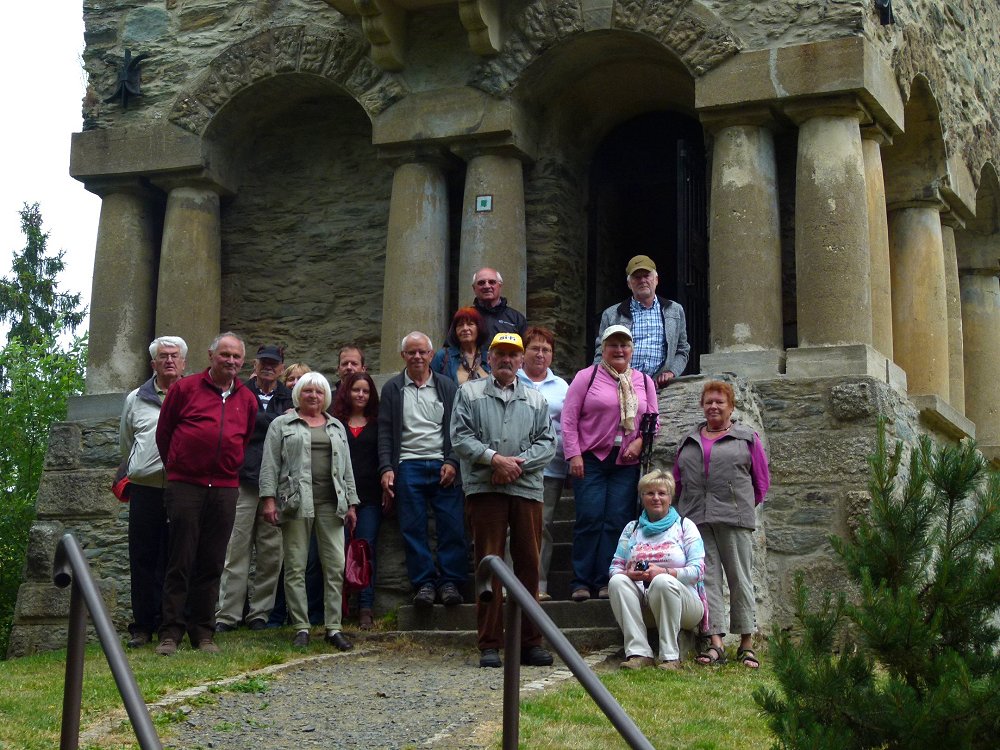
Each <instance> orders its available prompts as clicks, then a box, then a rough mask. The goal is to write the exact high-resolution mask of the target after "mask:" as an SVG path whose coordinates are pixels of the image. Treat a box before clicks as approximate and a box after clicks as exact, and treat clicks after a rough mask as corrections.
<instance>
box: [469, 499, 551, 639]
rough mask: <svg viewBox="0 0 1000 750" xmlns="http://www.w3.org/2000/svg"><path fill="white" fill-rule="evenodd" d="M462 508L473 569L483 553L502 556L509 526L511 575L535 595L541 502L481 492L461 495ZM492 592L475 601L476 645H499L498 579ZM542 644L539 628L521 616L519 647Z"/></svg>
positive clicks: (500, 624)
mask: <svg viewBox="0 0 1000 750" xmlns="http://www.w3.org/2000/svg"><path fill="white" fill-rule="evenodd" d="M465 509H466V513H467V515H468V519H469V527H470V528H471V529H472V539H473V542H474V545H475V551H476V568H477V569H478V567H479V563H480V562H481V561H482V559H483V558H484V557H486V556H487V555H497V556H498V557H500V558H503V556H504V547H505V546H506V543H507V530H508V529H510V557H511V560H512V561H513V563H514V575H516V576H517V578H518V580H519V581H521V583H522V584H524V587H525V588H526V589H528V591H529V592H530V593H531V594H532V595H535V596H537V594H538V550H539V547H540V546H541V542H542V503H540V502H537V501H535V500H527V499H525V498H523V497H517V496H515V495H504V494H501V493H499V492H481V493H476V494H474V495H468V496H467V497H466V498H465ZM493 590H494V591H495V592H496V595H495V596H494V597H493V601H491V602H490V603H488V604H484V603H483V602H479V601H477V602H476V626H477V628H478V631H479V648H480V649H484V648H503V645H504V639H503V597H502V596H500V590H501V589H500V581H499V579H497V578H494V579H493ZM541 643H542V634H541V631H540V630H539V629H538V628H537V626H535V624H534V623H533V622H532V621H531V619H530V618H528V617H525V616H522V617H521V647H522V648H530V647H531V646H539V645H541Z"/></svg>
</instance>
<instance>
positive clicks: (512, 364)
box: [451, 332, 556, 667]
mask: <svg viewBox="0 0 1000 750" xmlns="http://www.w3.org/2000/svg"><path fill="white" fill-rule="evenodd" d="M523 362H524V345H523V343H522V342H521V337H520V336H519V335H518V334H516V333H508V332H502V333H498V334H496V335H495V336H494V337H493V340H492V342H491V343H490V349H489V363H490V377H488V378H481V379H479V380H470V381H468V382H467V383H465V384H464V385H463V386H462V387H461V388H459V389H458V395H457V396H456V397H455V406H454V408H453V410H452V419H451V444H452V448H453V450H454V451H455V453H456V454H457V455H458V457H459V459H460V461H461V469H462V484H463V486H464V487H465V502H466V513H467V515H468V518H469V524H470V526H471V528H472V538H473V540H474V542H475V554H476V565H477V566H478V565H479V563H480V561H481V560H482V559H483V558H484V557H486V556H487V555H499V556H500V557H503V554H504V545H505V543H506V540H507V534H508V530H509V531H510V555H511V559H512V560H513V564H514V573H515V575H517V577H518V579H519V580H520V581H521V583H523V584H524V586H525V588H527V589H528V591H530V592H531V593H532V594H533V595H536V596H537V594H538V553H539V548H540V546H541V539H542V503H543V499H544V495H543V488H544V484H543V479H542V472H543V471H544V470H545V467H546V466H547V465H548V463H549V461H551V460H552V457H553V456H554V455H555V451H556V434H555V429H554V428H553V426H552V421H551V420H550V419H549V411H548V406H547V404H546V403H545V398H544V397H543V396H542V394H541V393H539V392H538V391H536V390H535V389H533V388H527V387H526V386H525V385H524V383H522V382H521V381H520V380H518V378H517V371H518V369H520V367H521V365H522V364H523ZM502 606H503V602H502V600H501V597H499V596H494V597H493V600H492V601H491V602H489V603H485V604H484V603H483V602H477V603H476V625H477V629H478V631H479V651H480V656H479V666H481V667H499V666H501V661H500V648H501V647H502V646H503V612H502ZM541 644H542V634H541V632H540V631H539V630H538V627H537V626H536V625H535V624H534V623H533V622H532V621H531V620H530V619H529V618H527V617H524V618H522V620H521V663H522V664H528V665H531V666H548V665H550V664H552V654H550V653H549V652H548V651H547V650H546V649H545V648H543V647H542V645H541Z"/></svg>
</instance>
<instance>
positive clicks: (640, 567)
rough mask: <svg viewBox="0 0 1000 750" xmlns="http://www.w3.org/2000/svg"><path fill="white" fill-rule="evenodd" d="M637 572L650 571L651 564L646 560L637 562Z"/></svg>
mask: <svg viewBox="0 0 1000 750" xmlns="http://www.w3.org/2000/svg"><path fill="white" fill-rule="evenodd" d="M635 570H649V563H648V562H646V561H645V560H637V561H636V563H635Z"/></svg>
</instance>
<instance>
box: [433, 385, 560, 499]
mask: <svg viewBox="0 0 1000 750" xmlns="http://www.w3.org/2000/svg"><path fill="white" fill-rule="evenodd" d="M451 446H452V449H453V450H454V451H455V453H456V454H457V455H458V457H459V458H460V459H461V463H462V488H463V489H464V490H465V494H466V495H474V494H475V493H477V492H499V493H502V494H507V495H517V496H518V497H523V498H527V499H529V500H537V501H539V502H541V501H542V486H543V483H542V472H543V471H544V470H545V467H546V466H547V465H548V463H549V461H551V460H552V457H553V456H554V455H555V454H556V431H555V429H554V428H553V427H552V420H551V419H549V409H548V405H547V404H546V403H545V397H544V396H542V394H541V393H539V392H538V391H536V390H535V389H534V388H525V386H524V384H523V383H522V382H520V381H519V380H515V381H514V395H513V396H512V398H511V399H510V401H509V402H507V401H504V400H503V398H502V397H501V396H500V393H499V391H498V390H497V388H496V386H495V385H494V384H493V378H492V377H490V378H483V379H482V380H470V381H469V382H467V383H465V384H463V385H462V387H461V388H459V389H458V395H456V396H455V405H454V407H453V408H452V415H451ZM494 453H499V454H500V455H502V456H520V457H521V458H523V459H524V463H523V464H522V465H521V468H522V470H523V472H524V473H523V474H521V476H520V477H518V479H517V480H516V481H514V482H511V483H510V484H493V482H492V481H491V478H492V475H493V468H492V467H491V466H490V460H491V459H492V458H493V454H494Z"/></svg>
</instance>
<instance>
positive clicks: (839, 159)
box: [786, 100, 887, 379]
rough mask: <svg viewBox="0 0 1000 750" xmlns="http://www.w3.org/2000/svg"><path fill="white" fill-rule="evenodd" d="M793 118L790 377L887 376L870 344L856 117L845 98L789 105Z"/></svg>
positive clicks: (864, 214)
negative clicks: (794, 321) (794, 337)
mask: <svg viewBox="0 0 1000 750" xmlns="http://www.w3.org/2000/svg"><path fill="white" fill-rule="evenodd" d="M787 111H788V114H789V115H790V116H791V117H792V118H793V119H794V120H795V121H796V122H798V123H799V139H798V157H797V164H796V177H795V268H796V272H795V274H796V299H797V313H798V338H799V346H798V348H797V349H792V350H789V351H788V355H787V356H788V364H787V368H786V369H787V372H788V374H789V375H793V376H798V377H813V376H829V375H871V376H874V377H879V378H882V379H886V378H887V374H886V358H885V356H884V355H880V354H879V353H878V352H877V351H876V350H875V349H874V348H873V346H872V299H871V255H870V251H869V226H868V197H867V196H868V190H867V187H866V183H865V160H864V155H863V149H862V145H861V129H860V125H859V121H860V119H861V118H863V117H864V116H865V114H864V112H863V111H862V110H861V108H860V106H859V105H858V104H857V103H856V102H854V101H851V100H832V101H830V102H822V103H819V104H816V103H813V104H809V105H794V106H789V107H788V109H787Z"/></svg>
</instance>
